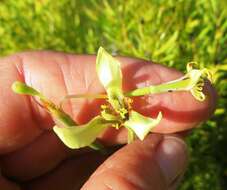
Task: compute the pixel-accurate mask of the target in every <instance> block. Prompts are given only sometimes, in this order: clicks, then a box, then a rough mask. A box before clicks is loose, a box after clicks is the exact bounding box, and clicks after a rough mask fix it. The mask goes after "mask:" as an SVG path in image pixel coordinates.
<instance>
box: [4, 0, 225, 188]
mask: <svg viewBox="0 0 227 190" xmlns="http://www.w3.org/2000/svg"><path fill="white" fill-rule="evenodd" d="M226 9H227V4H226V3H225V1H221V0H175V1H174V0H125V1H124V0H121V1H120V0H113V1H108V0H103V1H99V0H59V1H56V0H17V1H16V0H0V55H1V56H3V55H9V54H12V53H15V52H18V51H25V50H31V49H34V50H37V49H51V50H58V51H64V52H73V53H96V51H97V49H98V47H99V46H101V45H102V46H103V47H105V48H106V49H107V50H108V51H110V52H112V53H114V54H121V55H128V56H135V57H139V58H144V59H147V60H153V61H156V62H159V63H162V64H165V65H168V66H171V67H175V68H177V69H180V70H182V71H184V68H185V64H186V63H187V62H188V61H197V62H198V63H199V64H200V66H202V67H203V66H205V67H208V68H209V69H211V71H212V72H213V73H214V84H215V86H216V89H217V91H218V93H219V101H218V107H217V110H216V112H215V114H214V116H213V117H212V118H211V119H210V120H209V121H208V122H207V123H205V124H203V125H202V126H201V127H200V128H198V129H195V130H194V131H193V133H192V134H191V136H190V137H188V139H187V142H188V144H189V147H190V154H191V160H190V165H189V169H188V171H187V173H186V175H185V178H184V181H183V184H182V185H181V187H180V188H179V189H180V190H200V189H201V190H211V189H212V190H224V189H227V116H226V114H225V112H226V108H227V10H226Z"/></svg>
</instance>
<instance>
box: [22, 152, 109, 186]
mask: <svg viewBox="0 0 227 190" xmlns="http://www.w3.org/2000/svg"><path fill="white" fill-rule="evenodd" d="M106 156H107V155H106ZM106 156H104V155H101V154H97V152H96V153H94V152H93V153H88V154H86V155H83V156H80V157H79V158H71V159H68V160H66V161H64V162H63V163H62V164H60V165H59V166H58V167H57V168H55V169H54V170H53V171H51V172H49V173H47V174H45V175H43V176H41V177H39V178H37V179H34V180H31V181H28V182H26V183H25V184H24V188H25V189H26V190H74V189H80V187H81V186H82V185H83V183H84V182H85V181H86V180H87V179H88V176H90V175H91V174H92V172H93V171H94V170H95V169H96V168H97V167H98V165H100V164H101V163H102V162H103V161H104V159H105V158H106Z"/></svg>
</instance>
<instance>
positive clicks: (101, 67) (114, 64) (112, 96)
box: [96, 47, 124, 110]
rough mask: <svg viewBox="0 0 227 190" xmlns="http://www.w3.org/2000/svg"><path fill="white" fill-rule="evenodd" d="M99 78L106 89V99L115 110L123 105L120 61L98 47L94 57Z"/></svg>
mask: <svg viewBox="0 0 227 190" xmlns="http://www.w3.org/2000/svg"><path fill="white" fill-rule="evenodd" d="M96 71H97V74H98V77H99V80H100V81H101V83H102V84H103V86H104V88H105V89H106V91H107V94H108V99H109V102H110V103H111V105H112V106H113V107H114V109H115V110H119V109H120V108H122V107H124V103H123V98H124V95H123V92H122V73H121V67H120V62H119V61H118V60H117V59H115V58H113V57H112V56H111V55H110V54H109V53H107V52H106V51H105V50H104V48H102V47H100V48H99V50H98V55H97V59H96Z"/></svg>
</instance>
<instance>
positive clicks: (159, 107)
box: [0, 52, 215, 153]
mask: <svg viewBox="0 0 227 190" xmlns="http://www.w3.org/2000/svg"><path fill="white" fill-rule="evenodd" d="M119 60H120V61H121V62H122V63H123V64H122V70H123V87H124V90H125V91H127V90H131V89H134V88H138V87H141V86H146V85H151V84H158V83H162V82H166V81H169V80H173V79H176V78H178V77H180V76H181V75H182V74H181V73H180V72H178V71H176V70H174V69H170V68H167V67H164V66H161V65H158V64H152V63H150V62H147V61H143V60H138V59H131V58H119ZM0 72H1V73H2V74H1V76H0V91H1V94H0V100H1V102H0V110H1V115H0V123H1V128H0V134H1V139H0V152H2V153H3V152H9V151H12V150H15V149H17V148H19V147H21V146H24V145H25V144H28V143H29V142H31V141H33V140H34V139H35V138H36V137H38V136H39V135H41V134H42V133H43V131H44V130H45V129H47V128H51V126H52V125H53V121H52V120H51V118H50V116H49V115H48V114H47V113H46V112H45V111H44V110H43V109H42V108H40V107H39V106H38V105H37V104H36V103H35V102H34V101H32V100H31V99H30V98H29V97H25V96H19V95H17V94H14V93H13V92H12V91H11V89H10V87H11V85H12V83H13V82H14V81H15V80H22V81H25V82H26V83H27V84H28V85H31V86H33V87H34V88H36V89H38V90H40V91H41V92H42V93H43V94H44V95H45V96H46V97H48V98H49V99H51V100H52V101H54V102H55V103H59V101H60V99H61V98H62V97H64V96H65V95H66V94H78V93H79V94H81V93H100V92H104V90H103V87H102V85H101V84H100V82H99V80H98V77H97V75H96V71H95V56H82V55H65V54H63V53H54V52H30V53H22V54H17V55H15V56H12V57H9V58H4V59H2V60H1V63H0ZM206 88H207V94H208V98H207V100H206V101H205V102H202V103H201V102H198V101H196V100H195V99H194V98H193V97H192V96H191V94H189V93H188V92H177V93H165V94H158V95H152V96H146V97H142V98H141V97H139V98H135V100H134V107H135V109H136V110H138V111H139V112H141V113H143V114H145V115H148V116H151V117H152V116H153V115H154V114H156V113H157V112H158V111H162V112H163V115H164V118H163V120H162V121H161V123H160V125H159V126H158V127H156V129H155V130H154V131H155V132H161V133H170V132H177V131H182V130H185V129H189V128H192V127H193V126H195V125H196V124H197V123H199V122H200V121H202V120H204V119H206V118H207V117H208V116H209V115H210V114H211V113H212V111H213V110H214V107H215V106H214V105H215V103H214V99H215V98H214V91H213V89H212V88H211V87H210V85H207V87H206ZM102 103H103V102H102V101H99V100H92V101H91V100H86V99H79V100H76V101H71V102H69V103H68V104H67V105H66V107H65V109H66V111H67V112H68V113H69V114H70V115H71V116H72V117H73V118H74V119H75V120H76V122H78V123H85V122H87V121H88V120H90V119H91V118H92V117H94V116H95V115H97V114H98V112H99V106H100V105H101V104H102ZM104 137H108V139H111V141H112V140H114V138H115V140H116V141H124V139H125V137H124V135H123V138H121V136H120V135H117V136H114V135H113V131H111V132H106V134H105V135H104ZM110 137H111V138H110ZM122 139H123V140H122Z"/></svg>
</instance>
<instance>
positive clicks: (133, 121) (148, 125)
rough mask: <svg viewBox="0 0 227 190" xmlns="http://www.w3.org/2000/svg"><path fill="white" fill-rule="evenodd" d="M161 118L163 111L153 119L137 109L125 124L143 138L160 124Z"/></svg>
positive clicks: (131, 113)
mask: <svg viewBox="0 0 227 190" xmlns="http://www.w3.org/2000/svg"><path fill="white" fill-rule="evenodd" d="M161 119H162V113H161V112H159V114H158V116H157V118H156V119H152V118H150V117H145V116H143V115H142V114H140V113H138V112H136V111H131V112H130V116H129V120H127V121H126V122H125V123H124V125H125V126H126V127H127V128H129V129H130V130H133V131H134V133H135V134H136V135H137V136H138V137H139V139H140V140H143V139H144V138H145V137H146V135H147V134H148V133H149V132H150V131H151V129H152V128H154V127H155V126H156V125H158V124H159V122H160V121H161Z"/></svg>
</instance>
